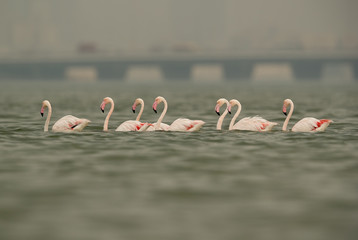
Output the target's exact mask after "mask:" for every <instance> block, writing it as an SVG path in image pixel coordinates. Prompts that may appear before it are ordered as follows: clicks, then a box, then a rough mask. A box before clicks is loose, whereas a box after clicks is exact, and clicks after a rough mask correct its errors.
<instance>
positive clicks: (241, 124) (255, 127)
mask: <svg viewBox="0 0 358 240" xmlns="http://www.w3.org/2000/svg"><path fill="white" fill-rule="evenodd" d="M276 125H277V123H275V122H270V121H267V120H266V119H264V118H262V117H257V116H256V117H246V118H243V119H241V120H240V121H238V122H237V123H235V125H234V126H233V127H232V129H231V130H245V131H256V132H267V131H270V130H272V128H273V127H274V126H276Z"/></svg>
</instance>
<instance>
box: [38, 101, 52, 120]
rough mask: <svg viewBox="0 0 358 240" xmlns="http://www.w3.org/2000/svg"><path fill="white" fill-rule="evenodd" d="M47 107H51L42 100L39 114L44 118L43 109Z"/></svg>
mask: <svg viewBox="0 0 358 240" xmlns="http://www.w3.org/2000/svg"><path fill="white" fill-rule="evenodd" d="M48 106H51V104H50V102H49V101H48V100H44V101H43V102H42V107H41V112H40V113H41V116H42V117H43V116H44V111H45V108H46V107H48Z"/></svg>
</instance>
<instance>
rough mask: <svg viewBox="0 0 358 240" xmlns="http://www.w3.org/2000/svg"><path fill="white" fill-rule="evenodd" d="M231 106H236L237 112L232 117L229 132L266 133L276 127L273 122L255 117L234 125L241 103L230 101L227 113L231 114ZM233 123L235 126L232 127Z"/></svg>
mask: <svg viewBox="0 0 358 240" xmlns="http://www.w3.org/2000/svg"><path fill="white" fill-rule="evenodd" d="M233 106H238V108H237V111H236V113H235V115H234V117H233V118H232V119H231V122H230V126H229V130H246V131H255V132H267V131H270V130H271V129H272V128H273V127H274V126H276V125H277V123H275V122H270V121H267V120H266V119H264V118H262V117H259V116H255V117H246V118H243V119H241V120H240V121H238V122H237V123H235V121H236V118H237V117H238V116H239V114H240V112H241V103H240V102H239V101H238V100H236V99H231V100H230V105H229V107H228V111H229V113H231V108H232V107H233ZM234 123H235V125H234Z"/></svg>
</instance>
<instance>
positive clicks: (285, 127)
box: [282, 101, 294, 131]
mask: <svg viewBox="0 0 358 240" xmlns="http://www.w3.org/2000/svg"><path fill="white" fill-rule="evenodd" d="M293 108H294V105H293V102H292V101H290V112H289V113H288V115H287V117H286V120H285V122H284V123H283V126H282V131H287V125H288V122H289V121H290V118H291V116H292V113H293Z"/></svg>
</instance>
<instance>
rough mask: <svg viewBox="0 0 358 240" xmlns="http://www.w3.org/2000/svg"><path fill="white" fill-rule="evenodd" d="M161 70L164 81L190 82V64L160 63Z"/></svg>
mask: <svg viewBox="0 0 358 240" xmlns="http://www.w3.org/2000/svg"><path fill="white" fill-rule="evenodd" d="M160 65H161V69H162V71H163V74H164V78H165V79H166V80H178V79H180V80H190V78H191V76H190V75H191V68H192V65H193V64H192V63H191V62H184V61H174V62H165V63H161V64H160Z"/></svg>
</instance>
